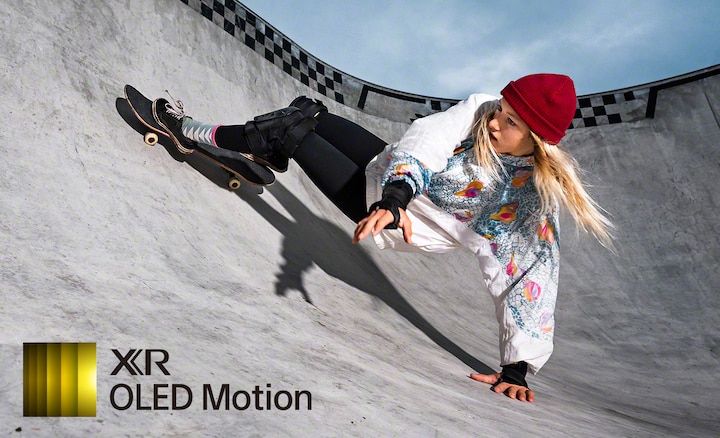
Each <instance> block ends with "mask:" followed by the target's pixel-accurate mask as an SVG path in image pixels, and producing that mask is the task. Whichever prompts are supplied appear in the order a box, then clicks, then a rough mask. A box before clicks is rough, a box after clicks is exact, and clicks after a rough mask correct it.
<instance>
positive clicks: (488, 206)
mask: <svg viewBox="0 0 720 438" xmlns="http://www.w3.org/2000/svg"><path fill="white" fill-rule="evenodd" d="M496 105H497V98H496V97H494V96H490V95H485V94H475V95H472V96H470V97H469V98H468V99H467V100H464V101H462V102H460V103H458V104H457V105H455V106H453V107H452V108H450V109H448V110H447V111H444V112H441V113H436V114H432V115H430V116H427V117H424V118H421V119H418V120H416V121H415V122H414V123H413V124H412V125H411V126H410V128H409V129H408V131H407V132H406V133H405V135H404V136H403V137H402V139H401V140H400V141H399V142H398V143H395V144H391V145H388V146H387V147H386V149H385V150H384V151H383V152H382V153H381V154H380V155H378V156H377V157H376V158H375V159H374V160H373V161H372V162H371V163H370V164H369V165H368V167H367V168H366V177H367V204H368V205H370V204H372V203H374V202H376V201H378V200H380V199H381V197H382V187H383V185H384V184H385V183H387V182H390V181H394V180H398V179H402V180H405V181H406V182H408V183H409V184H410V185H411V186H412V187H413V189H414V190H415V199H414V200H413V201H411V202H410V204H409V205H408V208H407V214H408V217H409V218H410V220H411V221H412V229H413V237H412V239H413V245H412V246H411V245H408V244H407V243H405V241H404V240H403V237H402V231H401V230H383V231H382V232H381V233H380V234H379V235H378V236H376V237H375V242H376V243H377V245H378V246H379V247H380V248H381V249H384V248H392V249H395V250H398V251H421V252H446V251H450V250H453V249H456V248H460V247H464V248H467V249H468V250H470V251H471V252H472V253H473V254H474V255H475V257H476V259H477V262H478V263H479V266H480V270H481V272H482V275H483V278H484V280H485V283H486V286H487V290H488V291H489V293H490V295H491V297H492V298H493V302H494V304H495V308H496V315H497V319H498V322H499V338H500V339H499V348H500V356H501V365H506V364H510V363H513V362H518V361H525V362H527V363H528V365H529V370H530V371H531V372H532V373H537V372H538V371H539V370H540V368H541V367H542V366H543V365H544V364H545V362H546V361H547V360H548V359H549V357H550V355H551V354H552V350H553V343H552V336H553V332H554V318H553V313H554V307H555V298H556V295H557V280H558V263H559V251H558V223H557V209H555V211H553V212H552V214H548V215H540V214H539V213H538V210H539V197H538V196H537V191H536V190H535V188H534V185H533V182H532V178H529V177H528V175H530V174H531V171H532V166H533V161H532V158H527V157H524V158H520V157H507V158H506V157H502V158H501V159H502V160H503V163H504V164H505V166H506V169H508V170H510V173H509V174H508V175H505V177H504V178H503V181H500V182H497V181H494V180H492V178H490V177H489V175H488V174H487V172H486V171H485V170H484V169H482V168H480V167H479V166H478V165H477V159H476V158H475V155H474V151H473V150H472V148H470V149H469V150H466V151H464V152H463V151H462V150H461V151H460V152H458V151H457V150H456V149H458V147H459V146H461V145H463V146H465V147H466V148H467V145H470V144H471V143H470V142H471V140H468V141H465V140H467V139H468V138H469V137H471V134H472V133H471V132H470V130H471V127H472V126H473V124H474V122H475V120H476V119H477V118H478V117H479V116H480V115H481V114H482V113H484V112H486V111H488V110H489V109H493V107H495V106H496ZM464 141H465V142H464ZM528 169H529V170H528ZM512 172H516V174H513V173H512ZM520 176H523V177H520ZM518 181H520V182H519V183H518ZM472 184H474V185H472ZM466 186H467V187H471V186H472V187H474V188H476V187H480V188H479V189H477V190H475V191H474V192H472V194H471V195H468V194H467V193H470V192H469V191H467V190H462V188H463V187H466ZM508 207H512V208H510V211H511V213H512V214H511V215H508V214H506V215H505V216H500V212H501V211H502V212H505V213H507V208H508ZM516 213H517V215H516Z"/></svg>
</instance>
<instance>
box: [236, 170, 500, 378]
mask: <svg viewBox="0 0 720 438" xmlns="http://www.w3.org/2000/svg"><path fill="white" fill-rule="evenodd" d="M245 188H246V186H243V187H241V189H240V190H238V191H237V195H238V196H239V197H240V198H241V199H242V200H243V201H245V202H246V203H247V204H248V205H250V206H251V207H252V208H253V209H255V211H257V212H258V213H259V214H260V215H261V216H262V217H263V218H265V220H267V221H268V222H269V223H270V224H271V225H272V226H273V227H275V229H277V230H278V231H279V232H280V233H282V235H283V236H284V239H283V245H282V253H281V255H282V257H283V259H284V262H283V264H282V265H281V266H280V271H281V272H280V273H279V274H278V275H277V281H276V283H275V292H276V293H277V294H278V295H281V296H285V295H286V294H287V293H288V291H290V290H297V291H299V292H300V293H301V294H302V295H303V297H304V298H305V300H306V301H308V302H310V303H312V299H311V297H310V293H309V291H308V290H307V289H306V288H305V285H304V284H303V279H302V276H303V273H304V272H306V271H308V270H309V269H310V268H311V267H312V266H313V265H317V266H318V267H319V268H320V269H322V270H323V271H324V272H325V273H327V274H328V275H330V276H332V277H334V278H336V279H338V280H340V281H342V282H344V283H346V284H348V285H350V286H352V287H355V288H357V289H359V290H361V291H363V292H365V293H367V294H368V295H371V296H374V297H376V298H378V299H380V300H382V301H383V302H384V303H385V304H387V305H388V306H390V308H392V309H393V310H395V311H396V312H397V313H398V314H400V315H401V316H402V317H404V318H405V319H406V320H407V321H409V322H410V323H411V324H413V325H414V326H415V327H417V328H418V329H419V330H420V331H422V332H423V333H424V334H425V335H426V336H427V337H428V338H430V339H431V340H432V341H433V342H435V343H436V344H437V345H438V346H440V347H441V348H443V349H444V350H446V351H447V352H448V353H450V354H452V355H453V356H455V357H456V358H458V359H459V360H460V361H461V362H463V363H464V364H465V365H467V366H468V367H470V368H472V369H473V370H475V371H476V372H478V373H494V372H495V371H494V370H493V369H492V368H490V367H489V366H488V365H486V364H485V363H483V362H482V361H480V360H478V359H476V358H475V357H473V356H472V355H471V354H469V353H468V352H467V351H465V350H464V349H462V348H461V347H460V346H458V345H457V344H455V343H454V342H453V341H451V340H450V339H448V338H447V337H446V336H445V335H443V334H442V333H440V332H439V331H438V330H437V329H436V328H435V327H433V325H432V324H431V323H430V322H429V321H428V320H427V319H425V317H423V316H422V315H421V314H420V313H419V312H418V311H417V310H415V308H414V307H413V306H412V305H411V304H410V303H409V302H408V301H407V300H406V299H405V298H404V297H403V296H402V295H401V294H400V292H399V291H398V290H397V289H396V288H395V287H394V286H393V285H392V283H391V282H390V281H389V280H388V278H387V277H386V276H385V274H384V273H383V272H382V271H381V270H380V269H379V268H378V267H377V265H376V264H375V262H374V261H373V260H372V259H371V258H370V257H369V256H368V254H367V253H366V252H365V250H364V249H363V248H362V247H361V246H359V245H353V244H352V242H351V241H350V237H349V236H348V234H347V232H345V231H344V230H342V229H340V228H339V227H338V226H337V225H335V224H333V223H332V222H330V221H327V220H325V219H323V218H322V217H320V216H318V215H316V214H315V213H313V212H312V211H311V210H310V209H308V208H307V207H306V206H305V205H304V204H303V203H302V202H301V201H300V200H299V199H297V197H295V196H294V195H293V194H292V193H291V192H290V191H289V190H287V189H286V188H285V187H284V186H283V185H282V184H280V183H279V182H277V181H276V182H275V184H273V185H271V186H269V187H266V190H267V191H269V192H270V193H272V195H273V196H274V197H275V198H276V199H277V200H278V201H279V202H280V203H281V204H282V205H283V207H284V208H285V209H286V210H287V211H288V212H289V213H290V215H291V216H292V217H293V219H294V221H293V220H290V219H288V218H287V217H285V216H283V215H282V214H280V213H278V212H277V211H276V210H275V209H274V208H273V207H272V206H270V205H269V204H268V203H267V202H265V200H263V199H262V197H261V196H257V193H256V192H252V191H250V190H245Z"/></svg>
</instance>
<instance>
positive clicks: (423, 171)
mask: <svg viewBox="0 0 720 438" xmlns="http://www.w3.org/2000/svg"><path fill="white" fill-rule="evenodd" d="M495 101H496V98H495V97H493V96H490V95H487V94H473V95H471V96H470V97H468V98H467V99H466V100H463V101H461V102H459V103H458V104H456V105H454V106H453V107H451V108H449V109H448V110H446V111H443V112H439V113H435V114H431V115H429V116H427V117H423V118H421V119H418V120H415V122H413V124H412V125H410V128H409V129H408V130H407V132H406V133H405V135H403V137H402V138H401V139H400V141H399V142H398V143H397V144H396V145H395V147H394V149H393V152H392V154H391V156H390V160H389V162H388V166H387V169H386V171H385V174H384V175H383V180H382V184H383V186H385V184H387V183H389V182H392V181H397V180H404V181H405V182H407V183H408V184H410V186H411V187H412V188H413V193H414V195H415V197H417V196H420V195H421V194H422V193H424V192H425V189H426V187H427V185H428V183H429V182H430V178H431V177H432V175H433V174H434V173H436V172H439V171H441V170H442V169H444V168H445V166H446V165H447V161H448V159H449V158H450V157H452V155H453V151H454V150H455V148H456V147H458V146H459V145H460V143H461V142H462V141H463V140H465V139H467V138H468V137H469V136H471V135H472V132H471V129H472V127H473V124H474V122H475V120H476V117H477V115H478V114H479V113H481V112H482V111H485V110H486V108H485V107H484V106H483V103H491V102H495ZM481 106H482V109H481Z"/></svg>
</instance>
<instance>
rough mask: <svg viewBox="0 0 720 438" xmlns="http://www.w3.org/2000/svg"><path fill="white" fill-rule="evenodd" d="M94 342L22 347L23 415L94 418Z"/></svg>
mask: <svg viewBox="0 0 720 438" xmlns="http://www.w3.org/2000/svg"><path fill="white" fill-rule="evenodd" d="M96 400H97V353H96V347H95V343H90V342H85V343H24V344H23V415H24V416H26V417H94V416H95V413H96Z"/></svg>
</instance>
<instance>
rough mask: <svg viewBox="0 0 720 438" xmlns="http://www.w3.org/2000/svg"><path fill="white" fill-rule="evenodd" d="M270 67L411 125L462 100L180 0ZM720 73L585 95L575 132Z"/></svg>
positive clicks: (641, 109) (630, 115)
mask: <svg viewBox="0 0 720 438" xmlns="http://www.w3.org/2000/svg"><path fill="white" fill-rule="evenodd" d="M180 1H181V2H183V3H184V4H186V5H187V6H189V7H190V8H192V9H193V10H195V11H197V12H199V13H200V14H201V15H202V16H203V17H205V18H207V19H208V20H210V21H212V22H213V23H215V24H216V25H218V26H220V27H221V28H222V29H224V30H225V32H227V33H228V34H230V35H232V36H233V37H234V38H236V39H237V40H239V41H241V42H243V43H244V44H245V45H246V46H247V47H249V48H250V49H252V50H254V51H255V52H257V53H258V54H259V55H260V56H263V57H264V58H265V59H266V60H267V61H268V62H270V63H272V64H274V65H275V66H277V67H278V68H280V69H282V70H283V71H284V72H285V73H287V74H288V75H290V76H292V77H293V78H295V79H296V80H298V81H300V82H302V83H303V84H305V85H306V86H308V87H310V88H311V89H313V90H315V91H317V92H319V93H320V94H322V95H324V96H327V97H328V98H330V99H333V100H335V101H336V102H338V103H341V104H343V105H348V106H351V107H353V108H356V109H359V110H361V111H364V112H367V113H369V114H373V115H376V116H378V117H382V118H385V119H389V120H393V121H399V122H411V121H412V120H415V119H417V118H420V117H424V116H427V115H429V114H432V113H435V112H438V111H444V110H446V109H448V108H449V107H451V106H453V105H454V104H455V103H457V102H458V101H457V100H456V99H440V98H434V97H428V96H421V95H417V94H410V93H404V92H401V91H397V90H392V89H389V88H383V87H379V86H377V85H374V84H370V83H367V82H365V81H362V80H361V79H358V78H356V77H354V76H350V75H348V74H346V73H343V72H341V71H339V70H336V69H334V68H333V67H332V66H329V65H328V64H326V63H324V62H322V61H320V60H319V59H317V58H315V57H314V56H312V55H310V54H309V53H307V52H306V51H305V50H303V49H302V47H300V46H298V45H297V44H296V43H295V42H293V41H292V40H291V39H290V38H288V37H286V36H285V35H283V34H282V33H281V32H279V31H278V30H277V29H275V28H274V27H272V26H271V25H270V24H268V23H266V22H265V21H264V20H263V19H262V18H260V17H258V16H257V15H256V14H255V13H253V12H252V11H251V10H250V9H248V8H247V7H245V6H244V5H242V4H241V3H239V2H237V1H236V0H180ZM718 73H720V66H715V67H710V68H708V69H705V70H702V71H699V72H695V73H689V74H687V75H684V76H681V77H677V78H671V79H668V80H665V81H659V82H656V83H653V84H649V85H645V86H640V87H635V88H628V89H626V90H620V91H614V92H608V93H600V94H593V95H587V96H580V97H579V98H578V103H577V109H576V112H575V117H574V118H573V121H572V123H571V125H570V129H573V128H584V127H593V126H600V125H609V124H616V123H623V122H631V121H635V120H639V119H642V118H646V117H653V115H654V113H655V102H656V98H657V92H658V91H659V90H661V89H663V88H668V87H671V86H675V85H679V84H681V83H685V82H690V81H692V80H698V79H701V78H702V77H707V76H709V75H714V74H718Z"/></svg>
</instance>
